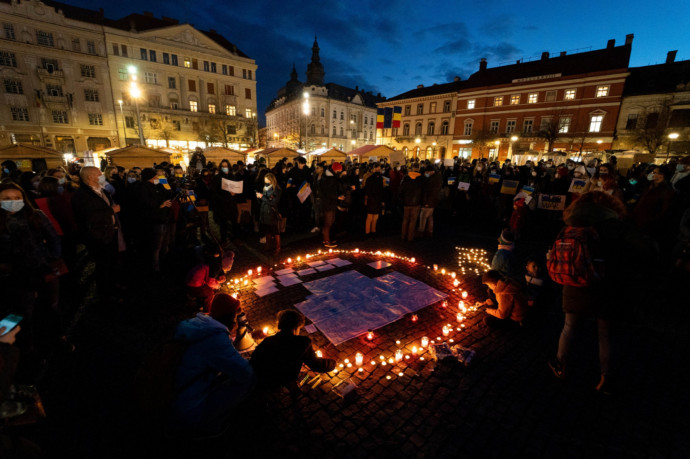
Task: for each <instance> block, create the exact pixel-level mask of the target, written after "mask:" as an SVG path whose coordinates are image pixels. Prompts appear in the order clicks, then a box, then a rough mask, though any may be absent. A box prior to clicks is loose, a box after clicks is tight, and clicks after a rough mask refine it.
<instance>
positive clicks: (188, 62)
mask: <svg viewBox="0 0 690 459" xmlns="http://www.w3.org/2000/svg"><path fill="white" fill-rule="evenodd" d="M184 67H185V68H186V69H190V68H192V60H191V59H190V58H188V57H185V58H184Z"/></svg>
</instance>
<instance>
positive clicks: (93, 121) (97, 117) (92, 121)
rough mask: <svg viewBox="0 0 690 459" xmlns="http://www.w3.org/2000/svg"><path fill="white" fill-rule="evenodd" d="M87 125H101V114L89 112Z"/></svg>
mask: <svg viewBox="0 0 690 459" xmlns="http://www.w3.org/2000/svg"><path fill="white" fill-rule="evenodd" d="M89 125H91V126H103V115H101V114H100V113H89Z"/></svg>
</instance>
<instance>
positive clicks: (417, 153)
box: [414, 137, 422, 158]
mask: <svg viewBox="0 0 690 459" xmlns="http://www.w3.org/2000/svg"><path fill="white" fill-rule="evenodd" d="M421 142H422V139H420V138H419V137H417V138H416V139H414V143H416V144H417V148H415V150H414V156H415V158H419V144H420V143H421Z"/></svg>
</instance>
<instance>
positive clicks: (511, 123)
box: [506, 120, 517, 134]
mask: <svg viewBox="0 0 690 459" xmlns="http://www.w3.org/2000/svg"><path fill="white" fill-rule="evenodd" d="M516 124H517V121H516V120H508V122H507V123H506V134H510V133H512V132H515V125H516Z"/></svg>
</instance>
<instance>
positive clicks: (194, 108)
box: [189, 100, 199, 112]
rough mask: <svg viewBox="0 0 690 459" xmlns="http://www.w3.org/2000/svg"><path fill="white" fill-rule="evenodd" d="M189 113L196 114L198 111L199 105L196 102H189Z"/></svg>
mask: <svg viewBox="0 0 690 459" xmlns="http://www.w3.org/2000/svg"><path fill="white" fill-rule="evenodd" d="M189 111H192V112H198V111H199V103H198V102H197V101H196V100H190V101H189Z"/></svg>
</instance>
